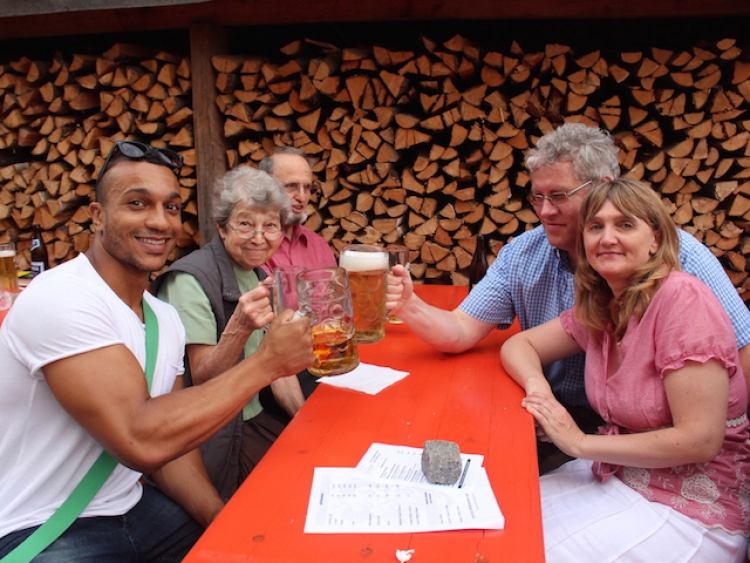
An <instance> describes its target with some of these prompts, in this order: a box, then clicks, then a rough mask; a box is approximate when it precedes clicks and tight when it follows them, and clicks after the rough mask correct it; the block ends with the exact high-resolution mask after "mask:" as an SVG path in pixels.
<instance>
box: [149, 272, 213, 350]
mask: <svg viewBox="0 0 750 563" xmlns="http://www.w3.org/2000/svg"><path fill="white" fill-rule="evenodd" d="M157 297H158V298H159V299H161V300H163V301H166V302H167V303H170V304H171V305H172V306H173V307H174V308H175V309H177V313H178V314H179V315H180V319H181V320H182V324H183V325H185V344H209V345H211V346H216V344H218V340H217V338H216V317H214V313H213V310H212V309H211V302H210V301H209V300H208V296H207V295H206V294H205V293H204V291H203V288H202V287H201V284H200V283H199V282H198V280H197V279H195V277H193V276H191V275H190V274H188V273H186V272H170V273H168V274H167V277H166V279H165V280H164V283H163V284H162V286H161V288H159V293H158V295H157Z"/></svg>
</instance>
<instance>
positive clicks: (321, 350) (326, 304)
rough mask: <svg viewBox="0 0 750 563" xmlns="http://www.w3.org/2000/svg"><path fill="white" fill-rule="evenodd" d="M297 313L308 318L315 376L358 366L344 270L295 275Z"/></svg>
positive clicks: (311, 369)
mask: <svg viewBox="0 0 750 563" xmlns="http://www.w3.org/2000/svg"><path fill="white" fill-rule="evenodd" d="M297 297H298V299H299V310H300V311H301V312H302V313H304V314H305V315H307V316H308V317H309V318H310V327H311V330H312V340H313V352H314V353H315V357H316V361H315V365H313V366H311V367H309V368H308V371H309V372H310V373H311V374H313V375H315V376H318V377H320V376H324V375H339V374H342V373H347V372H349V371H351V370H353V369H354V368H355V367H357V366H358V365H359V352H358V351H357V342H356V340H355V339H354V330H355V329H354V314H353V312H352V299H351V292H350V291H349V281H348V278H347V275H346V271H345V270H344V269H343V268H312V269H310V270H305V271H304V272H301V273H300V274H298V275H297Z"/></svg>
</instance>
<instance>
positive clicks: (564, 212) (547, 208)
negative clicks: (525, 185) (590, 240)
mask: <svg viewBox="0 0 750 563" xmlns="http://www.w3.org/2000/svg"><path fill="white" fill-rule="evenodd" d="M582 183H583V181H581V180H580V179H579V178H577V177H576V175H575V173H574V172H573V165H572V164H571V163H570V162H567V161H563V162H555V163H553V164H549V165H547V166H542V167H541V168H539V169H537V170H534V171H533V172H532V173H531V193H532V194H533V195H536V194H539V195H545V196H549V195H550V194H553V193H557V192H569V191H571V190H574V189H576V188H577V187H578V186H580V185H581V184H582ZM587 191H588V189H587V188H583V189H581V190H579V191H577V192H576V193H574V194H573V195H571V196H570V197H569V198H568V201H567V202H565V203H563V204H561V205H557V206H556V205H552V203H550V201H548V200H544V202H543V203H542V205H541V206H540V207H537V208H536V209H535V211H536V214H537V216H538V217H539V220H540V221H541V222H542V226H543V227H544V232H545V234H546V235H547V240H549V243H550V244H551V245H552V246H554V247H556V248H559V249H560V250H564V251H566V252H567V253H568V254H569V255H570V258H571V261H572V262H573V264H575V262H576V234H577V231H578V211H579V209H580V207H581V201H583V198H584V196H585V195H586V192H587Z"/></svg>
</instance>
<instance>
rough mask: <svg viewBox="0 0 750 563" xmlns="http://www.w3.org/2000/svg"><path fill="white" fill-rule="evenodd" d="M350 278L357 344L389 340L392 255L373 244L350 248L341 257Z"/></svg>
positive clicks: (341, 262) (352, 245)
mask: <svg viewBox="0 0 750 563" xmlns="http://www.w3.org/2000/svg"><path fill="white" fill-rule="evenodd" d="M339 266H341V267H342V268H344V269H345V270H346V273H347V274H348V276H349V287H350V288H351V291H352V302H353V305H354V324H355V325H356V327H357V342H360V343H362V344H370V343H373V342H379V341H381V340H383V337H384V336H385V301H386V299H385V298H386V285H387V282H388V279H387V276H388V252H386V251H385V250H384V249H383V248H381V247H379V246H375V245H372V244H350V245H347V246H345V247H344V249H343V250H342V252H341V256H340V257H339Z"/></svg>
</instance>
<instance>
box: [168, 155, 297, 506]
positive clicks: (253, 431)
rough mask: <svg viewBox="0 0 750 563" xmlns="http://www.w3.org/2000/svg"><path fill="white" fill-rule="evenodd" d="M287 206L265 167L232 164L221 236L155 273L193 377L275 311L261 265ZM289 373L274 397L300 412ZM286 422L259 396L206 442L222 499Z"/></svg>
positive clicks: (248, 348) (220, 183)
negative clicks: (179, 326)
mask: <svg viewBox="0 0 750 563" xmlns="http://www.w3.org/2000/svg"><path fill="white" fill-rule="evenodd" d="M289 210H290V202H289V197H288V196H287V194H286V192H285V190H284V187H283V186H282V184H281V183H280V182H279V181H278V180H276V179H275V178H273V177H271V176H270V175H268V174H267V173H266V172H262V171H260V170H257V169H255V168H251V167H249V166H239V167H237V168H235V169H233V170H231V171H229V172H228V173H227V174H226V175H225V176H224V177H223V178H220V179H219V180H217V181H216V183H215V185H214V191H213V218H214V220H215V221H216V226H217V229H218V235H217V236H216V237H215V238H214V239H213V240H212V241H211V242H210V243H208V244H207V245H205V246H204V247H203V248H201V249H199V250H196V251H195V252H192V253H191V254H189V255H187V256H185V257H184V258H181V259H180V260H177V261H176V262H175V263H173V264H172V265H171V266H170V268H169V269H168V270H167V271H166V272H165V273H164V274H162V275H161V276H159V277H158V278H157V279H156V280H155V282H154V287H153V291H154V292H155V293H156V294H157V295H158V296H159V297H160V298H161V299H164V300H165V301H168V302H169V303H171V304H172V305H173V306H174V307H175V308H176V309H177V311H178V313H179V314H180V317H181V319H182V322H183V324H184V325H185V331H186V340H185V341H186V376H187V382H188V384H192V385H199V384H201V383H204V382H206V381H208V380H210V379H211V378H213V377H215V376H216V375H218V374H220V373H221V372H223V371H225V370H227V369H229V368H231V367H232V366H233V365H234V364H236V363H237V362H238V361H239V360H241V359H242V358H244V357H247V356H249V355H250V354H252V353H253V352H255V350H256V348H257V347H258V344H259V342H260V339H261V338H262V337H263V334H264V330H263V328H264V327H265V326H266V325H267V323H269V322H270V321H271V320H272V319H273V317H274V313H273V311H272V309H271V303H270V300H269V290H268V288H267V287H266V286H265V285H264V284H262V283H261V282H262V280H263V279H264V278H265V277H266V274H265V272H264V271H263V270H262V269H261V268H260V266H261V264H263V263H264V262H266V261H267V260H268V259H269V258H270V257H271V256H272V255H273V253H274V252H276V250H277V249H278V247H279V244H280V243H281V237H282V236H283V228H282V226H283V225H284V222H285V219H286V216H287V214H288V213H289ZM279 353H280V354H283V353H284V350H279ZM289 375H290V377H284V378H281V379H280V380H277V381H275V382H274V383H273V384H272V387H273V391H274V393H275V395H276V399H277V401H278V402H279V403H280V404H281V405H282V406H284V407H285V408H286V407H288V408H289V409H290V411H296V409H297V408H298V405H299V404H301V402H302V401H304V399H303V397H302V393H301V390H300V387H299V382H298V381H297V378H296V377H295V376H294V375H293V374H289ZM283 428H284V425H283V423H281V422H280V421H278V420H277V419H275V418H273V417H271V416H270V415H268V414H267V413H265V412H264V411H263V407H262V405H261V403H260V400H259V398H258V396H257V395H256V396H255V397H254V398H253V399H252V400H251V401H250V402H249V403H248V404H247V405H246V406H245V408H244V409H243V412H242V414H241V416H240V417H238V418H237V419H236V420H234V421H232V422H231V423H230V424H229V425H227V426H226V427H225V428H224V429H222V430H221V431H219V433H217V434H216V435H215V436H214V437H212V438H211V439H209V440H208V442H206V443H205V444H204V445H203V446H201V451H202V453H203V457H204V461H205V464H206V468H207V469H208V472H209V475H210V476H211V480H212V481H213V483H214V485H216V488H217V489H218V490H219V492H220V493H221V495H222V496H223V497H224V498H227V497H229V496H231V495H232V494H233V493H234V491H235V490H236V489H237V487H238V486H239V485H240V483H241V482H242V481H243V480H244V479H245V477H247V475H248V474H249V473H250V471H252V469H253V468H254V467H255V465H256V464H257V463H258V462H259V461H260V459H261V457H262V456H263V455H264V454H265V452H266V451H267V450H268V448H270V447H271V444H272V443H273V442H274V440H275V439H276V438H277V437H278V435H279V434H280V433H281V431H282V430H283ZM238 446H239V447H238Z"/></svg>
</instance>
